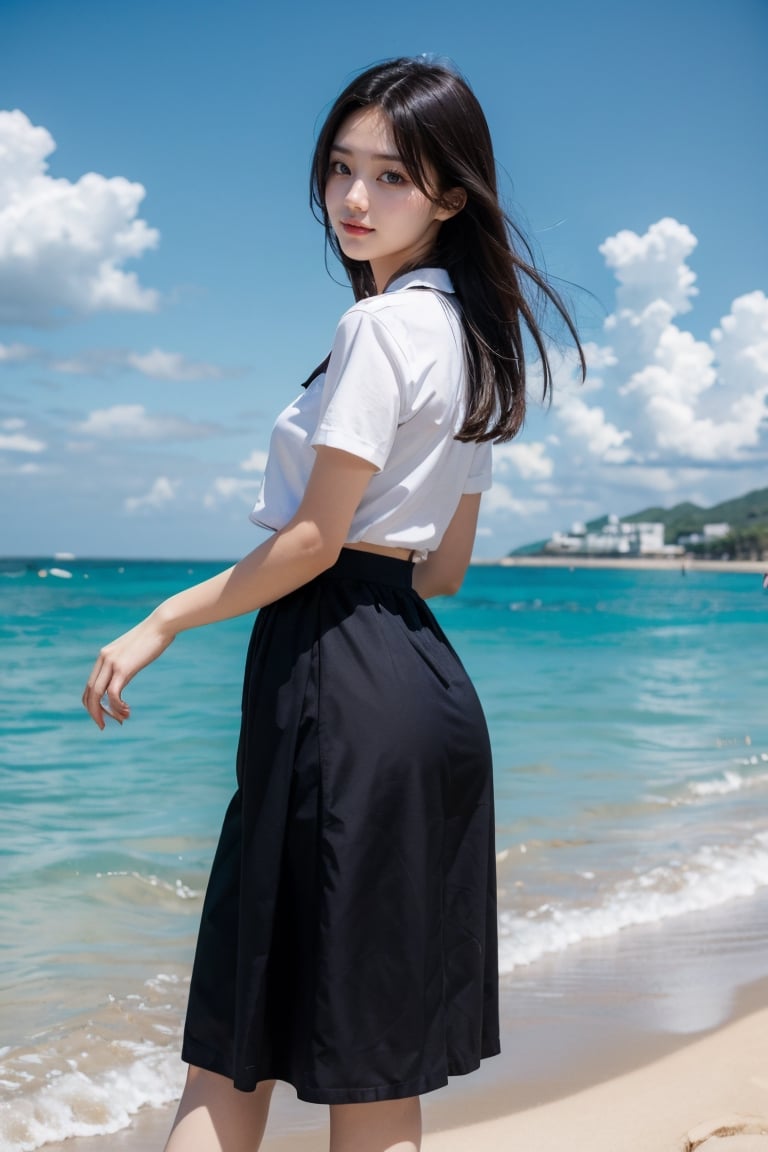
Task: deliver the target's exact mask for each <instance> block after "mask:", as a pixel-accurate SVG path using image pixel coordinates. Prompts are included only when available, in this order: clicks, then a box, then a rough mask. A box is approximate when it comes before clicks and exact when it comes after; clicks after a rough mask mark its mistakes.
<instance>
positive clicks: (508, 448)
mask: <svg viewBox="0 0 768 1152" xmlns="http://www.w3.org/2000/svg"><path fill="white" fill-rule="evenodd" d="M546 453H547V446H546V444H543V443H541V441H534V442H532V443H530V444H528V443H526V442H525V441H524V440H513V441H512V442H511V443H509V444H499V445H498V446H497V447H496V448H494V450H493V466H494V468H495V469H497V470H498V471H499V472H501V473H505V472H508V471H510V470H512V471H514V472H516V473H517V475H518V476H521V477H522V479H523V480H548V479H549V477H550V476H551V475H552V472H553V470H554V464H553V463H552V460H551V459H550V458H549V457H548V456H547V454H546Z"/></svg>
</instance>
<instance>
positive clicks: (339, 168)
mask: <svg viewBox="0 0 768 1152" xmlns="http://www.w3.org/2000/svg"><path fill="white" fill-rule="evenodd" d="M330 170H331V173H332V175H334V176H348V175H349V168H348V167H347V165H346V164H345V163H344V161H343V160H331V169H330Z"/></svg>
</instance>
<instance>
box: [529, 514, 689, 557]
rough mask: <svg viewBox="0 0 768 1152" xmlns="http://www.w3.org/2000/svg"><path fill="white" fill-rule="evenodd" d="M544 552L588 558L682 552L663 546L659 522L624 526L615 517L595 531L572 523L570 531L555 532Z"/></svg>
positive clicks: (674, 554)
mask: <svg viewBox="0 0 768 1152" xmlns="http://www.w3.org/2000/svg"><path fill="white" fill-rule="evenodd" d="M544 550H545V552H550V553H555V554H560V555H563V554H565V555H568V554H569V553H571V554H574V555H575V554H579V555H582V556H583V555H587V556H679V555H680V554H681V553H682V551H683V549H682V548H681V547H679V546H678V545H676V544H665V543H664V525H663V524H661V523H651V522H648V523H642V522H641V523H638V524H625V523H622V521H621V520H619V518H618V516H609V517H608V522H607V524H605V525H604V526H603V527H602V528H601V529H599V530H598V531H596V532H589V531H588V530H587V528H586V527H585V525H584V524H574V525H573V527H572V528H571V530H570V532H555V533H554V534H553V535H552V538H551V539H550V540H548V541H547V543H546V544H545V546H544Z"/></svg>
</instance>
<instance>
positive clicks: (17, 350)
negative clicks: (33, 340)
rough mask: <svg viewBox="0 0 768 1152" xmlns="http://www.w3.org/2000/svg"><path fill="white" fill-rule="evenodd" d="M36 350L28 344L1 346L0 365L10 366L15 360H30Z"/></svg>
mask: <svg viewBox="0 0 768 1152" xmlns="http://www.w3.org/2000/svg"><path fill="white" fill-rule="evenodd" d="M34 354H35V349H34V348H30V347H29V346H28V345H27V344H0V364H10V363H12V362H13V361H14V360H29V359H30V357H31V356H34Z"/></svg>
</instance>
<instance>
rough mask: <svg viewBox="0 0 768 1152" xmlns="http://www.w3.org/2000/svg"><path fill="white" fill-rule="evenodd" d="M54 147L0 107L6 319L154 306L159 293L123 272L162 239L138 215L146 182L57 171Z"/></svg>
mask: <svg viewBox="0 0 768 1152" xmlns="http://www.w3.org/2000/svg"><path fill="white" fill-rule="evenodd" d="M55 148H56V144H55V142H54V140H53V137H52V136H51V134H50V133H49V132H48V131H47V129H45V128H43V127H41V126H39V125H34V124H32V123H31V122H30V120H29V119H28V117H27V116H25V114H24V113H23V112H21V111H19V110H16V111H13V112H0V323H3V322H4V323H14V324H16V323H23V324H34V325H45V324H49V323H51V322H53V321H57V320H61V319H62V318H70V317H73V316H76V315H80V314H84V313H90V312H97V311H134V312H136V311H144V312H146V311H152V310H154V309H155V308H156V307H157V304H158V294H157V293H156V292H154V291H153V290H151V289H148V288H144V287H142V285H141V284H140V283H139V281H138V278H137V276H136V273H135V272H126V271H125V268H124V265H125V263H126V262H127V261H129V260H135V259H137V258H138V257H140V256H142V255H143V254H144V253H145V252H146V251H148V250H149V249H151V248H154V247H155V246H156V244H157V242H158V239H159V233H158V232H157V231H156V230H155V229H153V228H150V227H149V226H148V225H147V224H146V222H145V221H144V220H142V219H141V218H140V217H139V215H138V213H139V206H140V204H141V202H142V200H143V199H144V195H145V192H144V188H143V187H142V185H141V184H137V183H133V182H131V181H130V180H126V179H125V178H124V177H122V176H113V177H110V178H107V177H105V176H101V175H99V174H98V173H96V172H88V173H86V174H84V175H83V176H81V177H80V179H79V180H77V181H75V182H72V181H70V180H67V179H64V178H56V177H53V176H51V175H50V174H49V172H48V164H47V157H48V156H50V155H51V153H52V152H53V151H54V150H55Z"/></svg>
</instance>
